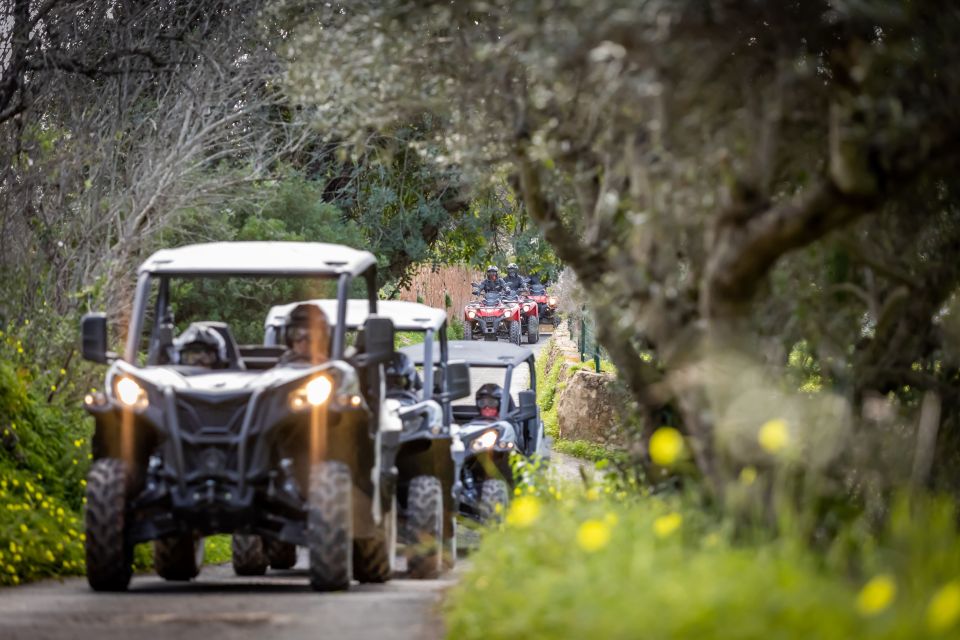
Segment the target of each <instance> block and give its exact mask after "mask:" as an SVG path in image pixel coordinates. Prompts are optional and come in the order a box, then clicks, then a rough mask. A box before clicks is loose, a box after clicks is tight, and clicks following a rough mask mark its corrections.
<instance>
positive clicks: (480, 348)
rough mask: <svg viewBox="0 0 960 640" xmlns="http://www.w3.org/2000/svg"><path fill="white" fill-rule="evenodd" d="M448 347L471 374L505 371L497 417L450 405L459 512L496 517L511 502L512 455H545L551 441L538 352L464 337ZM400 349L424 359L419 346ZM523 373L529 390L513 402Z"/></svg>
mask: <svg viewBox="0 0 960 640" xmlns="http://www.w3.org/2000/svg"><path fill="white" fill-rule="evenodd" d="M448 350H449V357H450V358H451V359H456V360H457V361H461V360H462V361H464V362H466V363H467V364H468V365H470V375H471V377H473V378H480V379H484V378H487V377H489V375H490V373H489V372H496V374H499V373H502V375H503V377H502V378H500V377H499V375H497V378H498V380H499V382H498V383H497V384H500V385H502V389H503V394H502V396H501V402H500V407H499V413H498V415H497V417H496V418H495V419H490V418H483V417H481V416H480V412H479V409H478V408H477V406H476V405H475V404H464V405H453V406H452V413H453V420H454V422H455V423H456V428H455V429H454V436H455V437H454V442H453V448H454V462H455V465H456V472H457V481H456V483H455V484H454V492H455V496H456V499H457V502H458V506H459V512H460V513H461V514H462V515H464V516H466V517H469V518H472V519H475V520H478V521H486V520H489V519H491V518H496V517H497V515H498V514H499V513H501V512H502V511H503V508H504V507H506V503H507V502H508V501H509V498H510V490H511V486H512V483H513V474H512V473H511V469H510V454H512V453H514V452H516V453H519V454H520V455H523V456H525V457H528V458H530V457H533V456H540V457H544V458H545V457H547V451H548V448H547V442H546V440H545V437H544V433H543V422H542V421H541V419H540V409H539V408H538V407H537V392H536V389H537V386H536V373H535V371H534V366H535V365H534V355H533V353H532V352H531V351H530V350H528V349H525V348H523V347H517V346H515V345H509V344H501V343H498V344H489V345H480V344H477V343H473V342H467V341H463V340H454V341H451V342H450V344H449V346H448ZM402 351H403V352H404V353H406V354H407V355H409V356H410V358H412V359H413V360H414V361H416V362H421V361H422V358H423V348H422V346H421V345H413V346H410V347H405V348H404V349H402ZM485 374H486V375H485ZM523 374H526V375H527V376H529V384H526V385H523V386H524V387H525V388H524V389H522V390H520V391H519V392H518V393H517V398H516V402H515V401H514V398H513V396H512V394H511V393H510V389H511V384H513V382H514V380H515V379H517V378H519V377H521V375H523ZM497 505H500V506H499V507H498V506H497Z"/></svg>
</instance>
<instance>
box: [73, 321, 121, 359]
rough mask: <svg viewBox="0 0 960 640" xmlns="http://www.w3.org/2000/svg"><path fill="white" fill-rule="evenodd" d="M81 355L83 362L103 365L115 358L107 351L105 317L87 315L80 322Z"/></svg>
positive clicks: (114, 355)
mask: <svg viewBox="0 0 960 640" xmlns="http://www.w3.org/2000/svg"><path fill="white" fill-rule="evenodd" d="M80 339H81V348H80V350H81V353H82V354H83V358H84V359H85V360H89V361H91V362H99V363H100V364H105V363H107V362H110V360H112V359H114V358H116V354H113V353H110V352H108V351H107V316H106V315H105V314H103V313H87V314H85V315H84V316H83V318H82V319H81V320H80Z"/></svg>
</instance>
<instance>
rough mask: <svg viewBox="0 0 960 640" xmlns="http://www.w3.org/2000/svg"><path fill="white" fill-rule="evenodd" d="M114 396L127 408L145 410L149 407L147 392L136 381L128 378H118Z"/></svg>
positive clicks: (114, 385) (114, 387) (114, 386)
mask: <svg viewBox="0 0 960 640" xmlns="http://www.w3.org/2000/svg"><path fill="white" fill-rule="evenodd" d="M113 390H114V395H116V397H117V400H119V401H120V404H122V405H123V406H125V407H130V408H131V409H143V408H144V407H146V406H147V392H146V390H145V389H144V388H143V387H141V386H140V385H139V384H138V383H137V381H136V380H134V379H133V378H128V377H126V376H123V377H120V378H117V381H116V382H115V383H114V384H113Z"/></svg>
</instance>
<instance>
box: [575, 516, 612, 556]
mask: <svg viewBox="0 0 960 640" xmlns="http://www.w3.org/2000/svg"><path fill="white" fill-rule="evenodd" d="M608 542H610V525H609V524H607V523H606V522H604V521H603V520H587V521H585V522H584V523H583V524H581V525H580V528H579V529H577V544H579V545H580V548H581V549H583V550H584V551H586V552H588V553H593V552H594V551H599V550H600V549H603V548H604V547H605V546H607V543H608Z"/></svg>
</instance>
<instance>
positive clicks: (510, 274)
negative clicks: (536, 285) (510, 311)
mask: <svg viewBox="0 0 960 640" xmlns="http://www.w3.org/2000/svg"><path fill="white" fill-rule="evenodd" d="M503 284H505V285H507V286H508V287H510V289H511V290H513V291H520V290H521V289H523V288H525V287H526V281H525V280H524V279H523V278H522V277H520V267H518V266H517V263H516V262H511V263H510V264H508V265H507V277H506V278H504V279H503Z"/></svg>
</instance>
